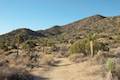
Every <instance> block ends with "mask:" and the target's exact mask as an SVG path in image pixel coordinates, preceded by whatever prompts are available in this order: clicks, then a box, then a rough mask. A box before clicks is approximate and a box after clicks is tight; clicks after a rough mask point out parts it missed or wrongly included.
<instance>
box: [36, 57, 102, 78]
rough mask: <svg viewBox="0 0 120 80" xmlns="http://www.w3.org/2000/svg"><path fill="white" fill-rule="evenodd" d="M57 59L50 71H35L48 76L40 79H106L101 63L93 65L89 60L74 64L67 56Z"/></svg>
mask: <svg viewBox="0 0 120 80" xmlns="http://www.w3.org/2000/svg"><path fill="white" fill-rule="evenodd" d="M56 61H58V63H57V64H56V66H53V67H51V68H50V70H49V71H47V72H45V73H43V72H39V71H40V70H37V71H36V72H35V74H37V75H38V76H39V75H40V74H41V75H42V77H44V78H46V79H40V80H104V79H103V76H102V74H103V73H102V71H101V67H102V66H101V65H91V64H90V63H89V62H83V63H78V64H73V63H71V62H70V61H69V60H68V59H67V58H58V59H56Z"/></svg>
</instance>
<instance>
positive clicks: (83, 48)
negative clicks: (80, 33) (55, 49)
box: [69, 38, 109, 55]
mask: <svg viewBox="0 0 120 80" xmlns="http://www.w3.org/2000/svg"><path fill="white" fill-rule="evenodd" d="M93 48H94V54H96V53H97V52H98V51H99V50H103V51H106V50H109V48H108V46H107V44H105V43H102V42H98V41H94V44H93ZM69 53H70V54H74V53H84V55H90V41H89V39H87V38H85V39H82V40H78V41H76V42H75V43H73V45H71V47H70V49H69Z"/></svg>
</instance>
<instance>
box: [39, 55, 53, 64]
mask: <svg viewBox="0 0 120 80" xmlns="http://www.w3.org/2000/svg"><path fill="white" fill-rule="evenodd" d="M40 64H42V65H53V64H54V59H53V55H51V54H47V55H44V56H43V57H42V58H41V60H40Z"/></svg>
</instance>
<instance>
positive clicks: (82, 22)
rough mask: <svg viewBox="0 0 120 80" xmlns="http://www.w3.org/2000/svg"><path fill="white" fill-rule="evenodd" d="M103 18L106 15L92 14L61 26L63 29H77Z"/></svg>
mask: <svg viewBox="0 0 120 80" xmlns="http://www.w3.org/2000/svg"><path fill="white" fill-rule="evenodd" d="M104 18H106V17H104V16H102V15H94V16H90V17H87V18H84V19H81V20H78V21H75V22H72V23H70V24H67V25H64V26H63V28H64V29H65V30H71V29H72V30H73V29H75V30H78V29H82V28H85V27H87V26H89V25H91V24H94V23H95V22H97V21H99V20H102V19H104Z"/></svg>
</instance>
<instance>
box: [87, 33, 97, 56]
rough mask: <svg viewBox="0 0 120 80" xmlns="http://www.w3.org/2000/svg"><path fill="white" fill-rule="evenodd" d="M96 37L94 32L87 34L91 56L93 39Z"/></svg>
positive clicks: (92, 53)
mask: <svg viewBox="0 0 120 80" xmlns="http://www.w3.org/2000/svg"><path fill="white" fill-rule="evenodd" d="M95 39H96V34H95V33H90V34H89V35H88V40H89V42H90V53H91V57H93V55H94V41H95Z"/></svg>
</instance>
